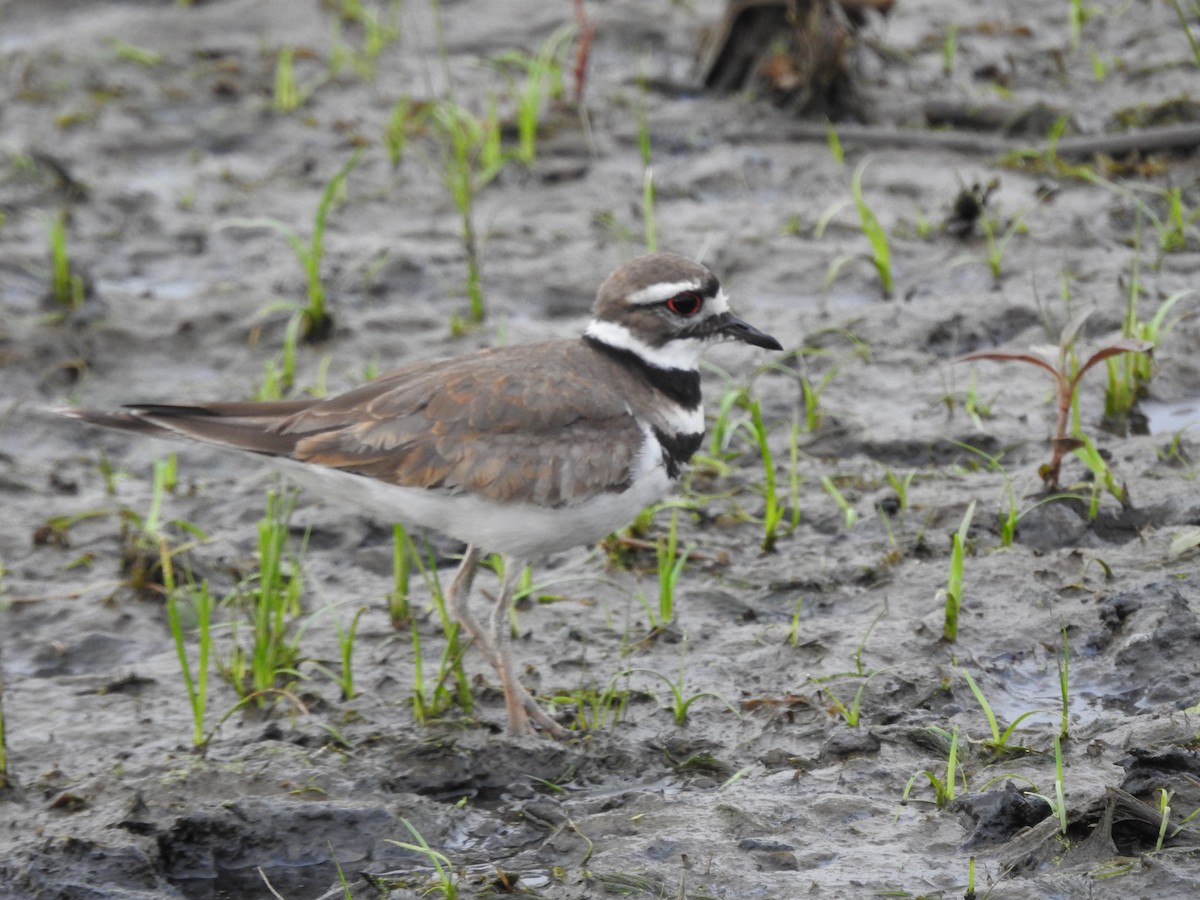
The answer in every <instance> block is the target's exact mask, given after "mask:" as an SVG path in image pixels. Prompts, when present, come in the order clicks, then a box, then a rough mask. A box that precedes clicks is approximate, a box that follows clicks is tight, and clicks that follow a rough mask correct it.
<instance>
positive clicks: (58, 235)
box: [49, 213, 85, 309]
mask: <svg viewBox="0 0 1200 900" xmlns="http://www.w3.org/2000/svg"><path fill="white" fill-rule="evenodd" d="M49 230H50V296H51V298H52V299H53V300H54V302H55V303H56V304H58V305H59V306H60V307H63V308H64V309H78V308H79V307H80V306H82V305H83V300H84V292H85V286H84V281H83V276H81V275H78V274H76V272H75V271H74V269H73V268H72V266H71V256H70V253H69V252H68V250H67V217H66V214H65V213H60V214H59V215H57V216H54V217H53V218H52V219H50V225H49Z"/></svg>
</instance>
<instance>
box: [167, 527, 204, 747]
mask: <svg viewBox="0 0 1200 900" xmlns="http://www.w3.org/2000/svg"><path fill="white" fill-rule="evenodd" d="M159 552H160V558H161V560H162V567H163V586H164V587H165V588H166V596H167V624H168V626H169V628H170V630H171V637H172V638H173V639H174V641H175V652H176V654H177V655H178V657H179V670H180V672H181V673H182V674H183V684H184V688H185V689H186V691H187V697H188V704H189V706H190V707H191V710H192V747H193V748H194V749H197V750H199V749H201V748H203V747H204V746H205V744H206V743H207V742H208V738H207V737H206V736H205V733H204V714H205V710H206V708H207V706H208V671H209V661H210V659H211V658H212V648H213V641H212V611H213V600H212V595H211V594H210V593H209V590H208V581H207V579H206V580H204V581H201V582H200V586H199V587H196V586H194V585H192V586H190V587H189V589H188V590H187V591H186V594H187V596H188V597H190V598H191V600H192V608H193V611H194V613H195V616H196V627H197V633H198V645H199V646H198V648H197V658H196V673H195V675H193V674H192V667H191V663H190V662H189V661H188V654H187V647H186V642H185V640H184V633H183V619H182V616H181V615H180V612H179V594H180V591H179V590H177V588H176V584H175V573H174V565H173V564H172V562H171V551H170V548H169V547H168V546H167V541H166V538H161V537H160V538H159Z"/></svg>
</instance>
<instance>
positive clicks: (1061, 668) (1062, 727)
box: [1058, 622, 1071, 738]
mask: <svg viewBox="0 0 1200 900" xmlns="http://www.w3.org/2000/svg"><path fill="white" fill-rule="evenodd" d="M1070 676H1071V646H1070V644H1068V643H1067V625H1066V623H1065V622H1064V623H1063V626H1062V656H1061V657H1060V658H1059V660H1058V693H1059V696H1060V697H1061V699H1062V715H1061V719H1060V721H1059V727H1058V734H1059V736H1060V737H1062V738H1066V737H1067V735H1068V732H1069V730H1070V723H1069V722H1068V720H1067V714H1068V712H1070V709H1071V684H1070Z"/></svg>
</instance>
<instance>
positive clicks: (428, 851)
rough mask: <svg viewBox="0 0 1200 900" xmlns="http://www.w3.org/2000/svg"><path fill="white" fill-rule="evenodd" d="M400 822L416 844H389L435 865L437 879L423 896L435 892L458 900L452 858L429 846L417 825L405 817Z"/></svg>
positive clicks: (446, 897) (451, 899)
mask: <svg viewBox="0 0 1200 900" xmlns="http://www.w3.org/2000/svg"><path fill="white" fill-rule="evenodd" d="M399 819H400V822H401V823H402V824H403V825H404V827H405V828H407V829H408V832H409V834H411V835H412V836H413V840H414V841H416V843H415V844H409V843H405V842H404V841H391V840H389V841H388V843H389V844H395V845H396V846H397V847H403V848H404V849H405V850H413V851H415V852H417V853H420V854H421V855H422V856H424V857H425V858H426V859H427V860H429V862H430V863H431V864H432V865H433V868H434V871H435V872H436V873H437V878H436V880H435V881H434V883H433V884H432V885H430V887H429V888H428V889H427V890H425V891H422V892H421V896H423V897H427V896H429V895H430V894H431V893H433V892H434V891H437V892H438V893H440V894H441V895H442V897H443V898H444V900H458V883H457V881H456V879H455V875H454V864H453V863H451V862H450V858H449V857H448V856H446V854H444V853H441V852H439V851H437V850H434V849H433V848H432V847H430V846H429V842H428V841H426V840H425V838H424V837H423V836H422V835H421V832H419V831H417V828H416V826H415V825H413V823H412V822H410V821H408V819H406V818H404V816H400V817H399Z"/></svg>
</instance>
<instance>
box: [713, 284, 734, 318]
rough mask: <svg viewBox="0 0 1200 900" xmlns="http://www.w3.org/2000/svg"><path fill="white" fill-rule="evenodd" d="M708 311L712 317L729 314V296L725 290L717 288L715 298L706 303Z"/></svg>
mask: <svg viewBox="0 0 1200 900" xmlns="http://www.w3.org/2000/svg"><path fill="white" fill-rule="evenodd" d="M708 311H709V312H710V313H712V314H713V315H714V316H719V315H721V313H727V312H729V295H728V294H726V293H725V288H718V289H717V296H715V297H713V298H712V299H711V300H709V301H708Z"/></svg>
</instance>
